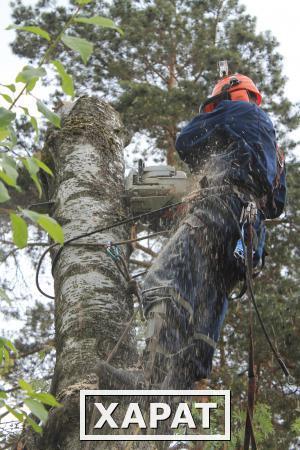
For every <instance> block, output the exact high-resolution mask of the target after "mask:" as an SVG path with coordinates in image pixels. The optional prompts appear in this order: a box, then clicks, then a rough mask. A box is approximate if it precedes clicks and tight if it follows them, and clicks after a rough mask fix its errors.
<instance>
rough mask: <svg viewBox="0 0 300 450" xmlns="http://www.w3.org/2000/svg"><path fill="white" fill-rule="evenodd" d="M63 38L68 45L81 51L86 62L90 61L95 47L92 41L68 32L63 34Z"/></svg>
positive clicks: (76, 50)
mask: <svg viewBox="0 0 300 450" xmlns="http://www.w3.org/2000/svg"><path fill="white" fill-rule="evenodd" d="M61 40H62V42H63V43H64V44H65V45H66V46H67V47H69V48H70V49H72V50H74V51H75V52H78V53H80V56H81V59H82V61H83V62H84V64H86V63H87V62H88V60H89V58H90V56H91V54H92V52H93V48H94V45H93V44H92V42H89V41H87V40H86V39H82V38H78V37H74V36H67V35H66V34H64V35H63V36H62V38H61Z"/></svg>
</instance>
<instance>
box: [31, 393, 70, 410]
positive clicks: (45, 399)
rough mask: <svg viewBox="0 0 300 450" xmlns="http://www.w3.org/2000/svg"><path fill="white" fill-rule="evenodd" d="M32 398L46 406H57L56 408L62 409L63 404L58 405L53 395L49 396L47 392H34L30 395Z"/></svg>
mask: <svg viewBox="0 0 300 450" xmlns="http://www.w3.org/2000/svg"><path fill="white" fill-rule="evenodd" d="M30 396H31V397H34V398H35V399H37V400H39V401H40V402H42V403H44V404H45V405H49V406H55V407H61V406H62V404H61V403H58V401H57V400H56V398H55V397H53V395H51V394H47V393H46V392H32V393H31V394H30Z"/></svg>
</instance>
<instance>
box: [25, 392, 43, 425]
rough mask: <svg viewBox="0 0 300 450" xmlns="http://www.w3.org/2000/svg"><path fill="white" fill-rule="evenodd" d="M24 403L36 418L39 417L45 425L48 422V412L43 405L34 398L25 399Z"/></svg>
mask: <svg viewBox="0 0 300 450" xmlns="http://www.w3.org/2000/svg"><path fill="white" fill-rule="evenodd" d="M24 403H25V405H26V406H28V408H29V409H30V411H31V412H32V413H33V414H34V415H35V416H36V417H38V418H39V419H40V420H41V421H42V422H43V423H45V422H46V420H47V418H48V411H47V410H46V409H45V407H44V405H42V403H40V402H37V401H36V400H33V399H32V398H25V400H24Z"/></svg>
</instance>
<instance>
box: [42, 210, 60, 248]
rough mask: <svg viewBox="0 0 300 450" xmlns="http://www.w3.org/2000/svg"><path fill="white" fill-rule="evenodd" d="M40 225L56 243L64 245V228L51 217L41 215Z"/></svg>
mask: <svg viewBox="0 0 300 450" xmlns="http://www.w3.org/2000/svg"><path fill="white" fill-rule="evenodd" d="M38 224H39V225H40V226H41V227H42V228H43V229H44V230H45V231H47V233H48V234H49V235H50V236H51V237H52V239H53V240H54V241H55V242H59V243H60V244H63V243H64V233H63V229H62V227H61V226H60V225H59V224H58V223H57V222H56V220H54V219H53V218H52V217H49V216H48V214H40V217H39V219H38Z"/></svg>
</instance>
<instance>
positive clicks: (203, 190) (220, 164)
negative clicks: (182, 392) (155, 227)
mask: <svg viewBox="0 0 300 450" xmlns="http://www.w3.org/2000/svg"><path fill="white" fill-rule="evenodd" d="M261 101H262V97H261V94H260V92H259V91H258V89H257V87H256V86H255V84H254V83H253V81H252V80H251V79H250V78H248V77H246V76H244V75H241V74H235V75H230V76H228V73H226V72H225V73H223V78H221V79H220V80H219V82H218V83H217V84H216V86H215V88H214V89H213V92H212V96H211V97H209V98H208V100H207V101H206V102H205V103H204V104H203V105H202V107H201V110H200V114H199V115H197V116H196V117H195V118H194V119H193V120H192V121H191V122H190V123H189V124H188V125H187V126H185V127H184V128H183V129H182V130H181V133H180V134H179V136H178V138H177V141H176V149H177V151H178V154H179V156H180V158H181V159H182V160H183V161H184V162H185V163H187V164H188V165H189V167H190V169H191V171H192V172H193V173H194V174H196V176H197V178H198V180H199V185H200V190H199V191H198V193H197V194H195V195H194V197H193V198H192V201H191V204H190V207H189V211H188V212H187V214H186V216H185V217H184V218H183V220H181V222H180V224H179V227H178V229H177V231H176V232H175V234H174V235H173V237H172V238H171V239H170V240H169V241H168V243H167V244H166V246H165V247H164V248H163V250H162V251H161V253H160V254H159V256H158V257H157V259H156V260H155V262H154V264H153V265H152V267H151V268H150V270H149V271H148V274H147V276H146V278H145V281H144V286H143V300H144V307H145V314H146V317H147V318H148V330H147V336H146V339H147V346H146V350H145V360H144V370H145V377H146V380H147V382H148V385H150V386H156V387H162V388H173V389H176V388H180V389H182V388H191V387H192V385H193V383H194V382H196V381H198V380H201V379H204V378H207V377H209V375H210V372H211V368H212V359H213V354H214V351H215V348H216V344H217V341H218V338H219V334H220V330H221V327H222V323H223V320H224V317H225V314H226V310H227V303H228V301H227V297H228V294H229V293H230V291H231V290H232V289H233V287H234V286H235V285H236V283H237V281H238V280H241V279H242V278H243V277H244V271H245V268H244V264H241V262H243V261H242V260H243V258H244V255H243V251H242V249H241V248H240V242H239V239H240V234H239V230H238V224H239V223H240V224H241V225H240V226H241V227H242V223H243V221H244V219H245V217H244V218H243V217H242V216H243V212H245V210H246V209H247V207H248V210H249V207H251V208H252V209H253V207H255V208H256V209H257V211H256V213H255V223H254V226H253V229H254V230H255V233H254V234H255V236H256V239H254V251H253V265H254V267H255V266H257V265H258V264H259V262H260V261H261V260H262V259H263V254H264V241H265V226H264V219H265V218H274V217H278V216H279V215H280V214H281V213H282V211H283V208H284V203H285V195H286V187H285V170H284V162H283V157H282V155H281V154H280V153H281V152H280V151H279V149H278V147H277V145H276V137H275V131H274V127H273V124H272V122H271V120H270V118H269V117H268V115H267V114H266V113H265V112H264V111H262V110H261V109H260V108H259V105H260V104H261ZM251 208H250V209H251Z"/></svg>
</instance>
